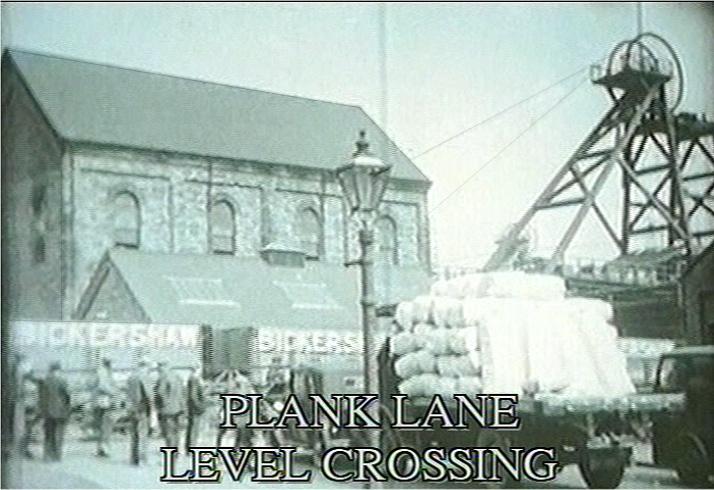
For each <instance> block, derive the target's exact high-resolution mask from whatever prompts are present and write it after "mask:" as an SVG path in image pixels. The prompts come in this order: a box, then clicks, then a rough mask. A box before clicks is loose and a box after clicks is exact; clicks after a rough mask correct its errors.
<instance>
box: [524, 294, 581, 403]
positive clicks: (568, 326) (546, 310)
mask: <svg viewBox="0 0 714 490" xmlns="http://www.w3.org/2000/svg"><path fill="white" fill-rule="evenodd" d="M524 322H525V324H526V328H525V329H524V334H525V342H526V350H527V355H528V357H527V359H526V362H527V373H528V378H527V379H526V380H525V381H524V384H523V388H524V390H525V391H531V392H543V391H546V392H558V391H562V390H563V389H564V388H566V387H567V386H568V385H569V383H570V375H571V369H569V368H568V367H567V366H566V363H565V359H564V355H563V354H564V349H571V347H564V346H568V345H569V344H570V341H571V339H573V327H572V320H571V317H570V309H569V308H568V307H567V305H566V303H565V302H564V301H563V300H558V301H531V302H530V303H529V306H528V310H527V311H525V312H524Z"/></svg>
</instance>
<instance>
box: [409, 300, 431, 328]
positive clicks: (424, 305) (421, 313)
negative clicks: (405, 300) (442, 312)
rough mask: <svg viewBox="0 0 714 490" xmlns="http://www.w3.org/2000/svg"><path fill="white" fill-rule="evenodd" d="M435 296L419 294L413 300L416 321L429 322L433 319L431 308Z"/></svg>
mask: <svg viewBox="0 0 714 490" xmlns="http://www.w3.org/2000/svg"><path fill="white" fill-rule="evenodd" d="M433 301H434V298H433V297H432V296H417V297H416V299H414V301H413V305H414V316H413V318H414V322H415V323H429V322H430V321H431V310H432V303H433Z"/></svg>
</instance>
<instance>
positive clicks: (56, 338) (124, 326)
mask: <svg viewBox="0 0 714 490" xmlns="http://www.w3.org/2000/svg"><path fill="white" fill-rule="evenodd" d="M11 325H12V336H13V342H16V343H17V345H18V346H21V347H22V346H26V347H49V348H53V347H54V348H59V347H64V348H66V347H78V348H83V347H97V348H99V347H146V348H155V349H165V348H173V349H188V348H196V349H197V348H199V341H200V338H199V327H198V326H196V325H164V324H161V325H157V324H145V323H97V322H42V321H17V322H12V323H11Z"/></svg>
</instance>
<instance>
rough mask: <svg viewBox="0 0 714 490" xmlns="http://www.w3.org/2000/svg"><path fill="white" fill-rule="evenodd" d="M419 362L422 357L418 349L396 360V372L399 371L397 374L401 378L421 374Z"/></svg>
mask: <svg viewBox="0 0 714 490" xmlns="http://www.w3.org/2000/svg"><path fill="white" fill-rule="evenodd" d="M419 364H420V358H419V355H418V351H417V352H410V353H409V354H406V355H404V356H402V357H400V358H399V359H397V360H396V362H395V363H394V372H395V373H397V376H399V377H400V378H402V379H408V378H411V377H413V376H416V375H417V374H421V370H420V367H419Z"/></svg>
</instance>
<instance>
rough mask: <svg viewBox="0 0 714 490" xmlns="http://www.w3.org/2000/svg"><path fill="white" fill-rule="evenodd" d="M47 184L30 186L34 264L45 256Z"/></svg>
mask: <svg viewBox="0 0 714 490" xmlns="http://www.w3.org/2000/svg"><path fill="white" fill-rule="evenodd" d="M46 220H47V186H46V185H44V184H36V185H34V186H33V187H32V258H33V260H34V262H35V263H36V264H40V263H42V262H44V261H45V258H46V245H47V244H46V233H45V231H46V228H47V226H46Z"/></svg>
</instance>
